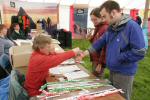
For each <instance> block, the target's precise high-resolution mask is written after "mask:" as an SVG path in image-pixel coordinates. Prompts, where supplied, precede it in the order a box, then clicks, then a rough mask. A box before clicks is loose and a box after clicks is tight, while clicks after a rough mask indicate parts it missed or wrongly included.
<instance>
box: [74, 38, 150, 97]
mask: <svg viewBox="0 0 150 100" xmlns="http://www.w3.org/2000/svg"><path fill="white" fill-rule="evenodd" d="M74 47H80V49H82V50H86V49H87V48H89V47H90V43H89V42H88V41H87V40H73V48H74ZM83 60H84V62H85V64H84V66H85V68H86V69H88V70H89V71H91V70H92V69H91V62H90V59H89V57H85V58H84V59H83ZM149 61H150V49H148V52H147V54H146V56H145V58H144V59H143V60H142V61H140V63H139V67H138V70H137V73H136V75H135V79H134V84H133V91H132V99H131V100H150V99H149V98H150V86H149V85H150V63H149ZM108 77H109V71H108V69H106V71H105V78H108Z"/></svg>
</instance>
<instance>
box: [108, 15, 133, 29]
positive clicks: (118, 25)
mask: <svg viewBox="0 0 150 100" xmlns="http://www.w3.org/2000/svg"><path fill="white" fill-rule="evenodd" d="M131 19H132V18H131V17H130V16H129V15H127V14H123V15H122V17H121V19H120V20H119V21H118V22H116V23H115V24H113V25H110V28H111V29H112V30H114V31H119V30H121V29H122V28H123V26H124V24H126V23H127V22H128V21H130V20H131Z"/></svg>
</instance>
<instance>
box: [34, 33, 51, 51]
mask: <svg viewBox="0 0 150 100" xmlns="http://www.w3.org/2000/svg"><path fill="white" fill-rule="evenodd" d="M51 43H52V38H51V36H50V35H44V34H40V35H38V36H36V37H35V38H34V40H33V46H32V48H33V50H35V51H38V50H39V49H40V48H44V47H45V45H46V44H51Z"/></svg>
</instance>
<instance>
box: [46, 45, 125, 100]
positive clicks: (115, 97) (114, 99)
mask: <svg viewBox="0 0 150 100" xmlns="http://www.w3.org/2000/svg"><path fill="white" fill-rule="evenodd" d="M57 46H58V45H57ZM58 47H59V46H58ZM76 65H77V66H78V67H79V68H80V69H81V70H83V71H85V72H86V73H88V74H89V77H86V78H84V79H96V77H95V76H94V75H93V74H91V73H90V72H89V71H88V70H87V69H85V68H84V67H83V66H82V65H81V64H76ZM58 77H59V76H58ZM58 77H57V76H53V75H49V76H48V77H47V78H46V81H47V82H57V81H59V80H58ZM100 81H101V82H106V80H100ZM112 87H113V86H102V87H99V88H96V89H88V91H90V92H92V91H100V90H106V89H110V88H112ZM79 93H80V91H74V92H70V93H67V94H62V95H61V96H59V97H55V98H53V99H52V100H58V99H62V98H66V97H71V96H75V95H78V94H79ZM48 100H49V99H48ZM50 100H51V99H50ZM92 100H125V99H124V98H123V97H122V96H121V95H120V93H114V94H110V95H107V96H104V97H97V98H94V99H92Z"/></svg>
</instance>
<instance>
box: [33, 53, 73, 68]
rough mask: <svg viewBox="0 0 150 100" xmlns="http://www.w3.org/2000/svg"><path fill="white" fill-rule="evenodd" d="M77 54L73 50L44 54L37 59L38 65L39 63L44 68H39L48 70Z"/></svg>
mask: <svg viewBox="0 0 150 100" xmlns="http://www.w3.org/2000/svg"><path fill="white" fill-rule="evenodd" d="M74 56H75V53H74V52H73V51H67V52H64V53H59V54H52V55H48V56H46V55H42V56H40V57H38V58H35V59H36V63H37V66H38V65H39V66H40V67H42V68H39V69H40V70H41V69H42V70H48V69H49V68H52V67H56V66H57V65H59V64H60V63H62V62H63V61H65V60H67V59H70V58H72V57H74Z"/></svg>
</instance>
